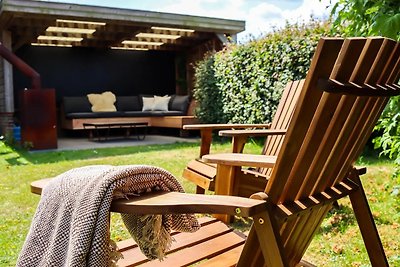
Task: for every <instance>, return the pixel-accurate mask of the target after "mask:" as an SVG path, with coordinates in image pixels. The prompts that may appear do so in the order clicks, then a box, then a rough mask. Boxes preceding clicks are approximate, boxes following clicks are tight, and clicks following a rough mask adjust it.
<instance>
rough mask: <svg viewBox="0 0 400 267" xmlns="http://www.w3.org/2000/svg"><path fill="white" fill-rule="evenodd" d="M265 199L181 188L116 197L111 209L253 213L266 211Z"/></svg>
mask: <svg viewBox="0 0 400 267" xmlns="http://www.w3.org/2000/svg"><path fill="white" fill-rule="evenodd" d="M265 203H266V202H265V201H264V200H257V199H250V198H244V197H237V196H220V195H201V194H187V193H179V192H156V193H148V194H144V195H143V196H140V197H130V199H116V200H113V202H112V203H111V211H114V212H120V213H133V214H184V213H211V214H228V215H237V214H238V210H237V209H240V216H244V217H251V216H253V215H255V214H257V213H259V212H262V211H265V209H266V205H265Z"/></svg>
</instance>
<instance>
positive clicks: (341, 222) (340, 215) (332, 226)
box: [319, 205, 356, 234]
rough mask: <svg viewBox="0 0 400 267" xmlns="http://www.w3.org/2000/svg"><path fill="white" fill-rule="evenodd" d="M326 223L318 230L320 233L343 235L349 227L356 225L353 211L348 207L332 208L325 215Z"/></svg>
mask: <svg viewBox="0 0 400 267" xmlns="http://www.w3.org/2000/svg"><path fill="white" fill-rule="evenodd" d="M327 218H328V220H327V223H324V224H323V225H322V226H321V228H320V231H319V232H320V233H322V234H326V233H329V232H336V233H338V232H339V233H344V232H346V230H347V229H348V228H349V227H350V226H353V225H354V224H356V218H355V217H354V213H353V210H352V209H351V208H350V207H348V206H342V205H340V206H339V207H333V208H332V209H331V210H330V211H329V212H328V215H327Z"/></svg>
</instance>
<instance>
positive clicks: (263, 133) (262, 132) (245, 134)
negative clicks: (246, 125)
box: [219, 129, 286, 137]
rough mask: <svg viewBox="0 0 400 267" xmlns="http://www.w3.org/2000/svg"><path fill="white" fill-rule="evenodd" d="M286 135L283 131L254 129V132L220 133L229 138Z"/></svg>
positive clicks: (229, 131)
mask: <svg viewBox="0 0 400 267" xmlns="http://www.w3.org/2000/svg"><path fill="white" fill-rule="evenodd" d="M284 134H286V130H281V129H274V130H270V129H264V130H261V129H254V130H224V131H219V135H220V136H228V137H250V136H253V137H260V136H268V135H284Z"/></svg>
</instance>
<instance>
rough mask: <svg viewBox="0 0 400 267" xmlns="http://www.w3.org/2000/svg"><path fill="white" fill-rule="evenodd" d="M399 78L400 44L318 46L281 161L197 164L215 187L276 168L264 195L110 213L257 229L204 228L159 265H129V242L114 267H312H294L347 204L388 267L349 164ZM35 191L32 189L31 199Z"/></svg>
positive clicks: (190, 197)
mask: <svg viewBox="0 0 400 267" xmlns="http://www.w3.org/2000/svg"><path fill="white" fill-rule="evenodd" d="M399 78H400V43H398V42H395V41H393V40H390V39H386V38H349V39H341V38H327V39H324V38H323V39H321V40H320V42H319V44H318V47H317V49H316V52H315V55H314V58H313V60H312V63H311V67H310V70H309V72H308V74H307V78H306V81H305V83H304V86H303V88H302V91H301V94H300V97H299V101H298V104H297V105H296V108H295V111H294V114H293V118H292V121H291V123H290V125H289V128H288V130H287V133H286V136H285V139H284V141H283V143H282V147H281V149H280V151H279V154H278V157H277V158H275V157H271V156H266V155H246V154H239V153H229V154H220V155H206V156H204V157H203V158H204V160H205V161H208V162H213V163H217V164H218V167H217V179H223V178H224V177H225V176H228V175H229V173H230V172H231V171H232V169H234V168H240V167H241V166H254V167H271V166H274V168H273V171H272V174H271V177H270V180H269V182H268V185H267V187H266V188H265V191H264V192H262V193H258V194H254V195H253V196H252V199H246V198H242V197H236V196H218V195H199V194H184V193H177V192H169V193H166V192H161V193H152V194H144V195H142V196H140V197H132V198H131V199H119V200H114V201H113V202H112V206H111V209H112V211H115V212H121V213H132V214H144V213H145V214H171V213H175V214H180V213H220V214H222V213H224V214H229V215H234V214H237V215H241V216H250V217H253V221H254V222H253V225H252V227H251V230H250V233H249V235H248V237H247V239H246V241H244V240H245V238H244V237H243V236H241V235H239V234H235V233H233V232H232V231H231V230H229V229H228V228H226V227H223V225H221V224H219V223H216V222H215V221H212V222H210V221H209V220H208V221H207V220H203V227H202V229H201V230H200V232H198V233H199V234H196V233H195V234H174V237H175V239H176V240H177V241H179V242H178V243H176V244H174V245H173V247H172V248H171V251H170V252H171V253H170V254H168V257H167V258H166V259H165V260H164V261H162V262H158V261H147V260H146V259H143V258H141V257H139V256H136V255H138V254H137V251H138V248H137V246H136V245H135V244H134V243H133V242H132V241H127V242H124V243H120V245H121V247H122V249H121V250H122V252H123V254H124V256H125V259H124V260H123V262H122V261H121V266H137V265H140V266H188V265H190V264H194V263H196V262H199V261H200V262H202V261H204V260H206V259H207V260H208V261H207V262H205V263H203V262H202V263H200V264H199V265H196V266H203V267H204V266H235V265H236V266H240V267H244V266H255V267H256V266H257V267H258V266H266V267H294V266H313V265H311V264H309V263H305V262H302V261H301V259H302V257H303V255H304V253H305V251H306V250H307V248H308V246H309V244H310V242H311V240H312V238H313V236H314V234H315V233H316V231H317V230H318V228H319V226H320V225H321V222H322V220H323V218H324V217H325V215H326V213H327V212H328V211H329V210H330V208H331V206H332V203H333V202H334V201H335V200H338V199H341V198H343V197H347V196H349V197H350V200H351V204H352V207H353V210H354V213H355V216H356V219H357V222H358V225H359V228H360V230H361V234H362V237H363V239H364V243H365V246H366V248H367V252H368V255H369V258H370V261H371V264H372V266H373V267H385V266H389V265H388V262H387V259H386V256H385V252H384V249H383V247H382V243H381V241H380V237H379V234H378V232H377V229H376V226H375V223H374V219H373V217H372V214H371V211H370V209H369V205H368V201H367V198H366V195H365V192H364V190H363V186H362V184H361V181H360V179H359V173H358V171H357V170H355V169H354V168H353V166H352V165H353V163H354V161H355V160H356V159H357V157H358V156H359V155H360V153H361V151H362V148H363V146H364V145H365V143H366V142H367V139H368V138H369V135H370V133H371V132H372V129H373V127H374V125H375V123H376V121H377V120H378V118H379V116H380V114H381V112H382V111H383V109H384V107H385V105H386V103H387V102H388V100H389V98H390V96H392V95H399V94H400V86H399V85H398V81H399ZM42 186H44V185H43V183H42V184H41V183H40V182H38V183H36V184H33V191H34V192H38V191H39V189H38V188H40V187H42ZM191 237H193V238H191ZM244 242H245V244H244V246H243V243H244ZM121 247H120V248H121ZM349 265H350V264H349Z"/></svg>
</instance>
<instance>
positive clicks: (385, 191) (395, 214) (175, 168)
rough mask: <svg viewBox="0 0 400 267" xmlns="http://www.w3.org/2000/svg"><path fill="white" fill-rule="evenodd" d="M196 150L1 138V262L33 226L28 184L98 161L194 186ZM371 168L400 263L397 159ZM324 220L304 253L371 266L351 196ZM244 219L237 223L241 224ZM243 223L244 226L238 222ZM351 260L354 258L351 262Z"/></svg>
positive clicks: (390, 246) (322, 260)
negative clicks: (153, 169)
mask: <svg viewBox="0 0 400 267" xmlns="http://www.w3.org/2000/svg"><path fill="white" fill-rule="evenodd" d="M229 149H230V144H227V143H226V144H221V143H219V144H217V145H215V146H213V151H217V152H223V151H229ZM260 151H261V146H260V145H259V144H257V143H255V142H252V143H250V144H248V145H247V146H246V151H245V152H246V153H260ZM197 154H198V144H192V143H176V144H171V145H154V146H146V147H144V146H143V147H125V148H105V149H96V150H94V149H89V150H80V151H65V152H34V153H29V152H26V151H16V150H12V149H10V148H9V147H7V146H5V145H4V144H3V143H1V142H0V172H1V174H2V175H1V177H0V189H1V192H2V193H1V194H0V202H1V205H0V266H14V265H15V262H16V259H17V257H18V253H19V251H20V249H21V247H22V244H23V242H24V239H25V236H26V234H27V232H28V230H29V225H30V222H31V219H32V216H33V214H34V212H35V208H36V205H37V203H38V201H39V196H37V195H34V194H31V193H30V191H29V184H30V182H32V181H34V180H38V179H41V178H44V177H51V176H54V175H57V174H59V173H62V172H64V171H66V170H69V169H71V168H74V167H80V166H85V165H95V164H112V165H125V164H149V165H156V166H160V167H162V168H165V169H167V170H168V171H170V172H171V173H173V174H174V175H175V176H176V177H178V179H179V180H180V182H181V183H182V184H183V186H184V188H185V190H186V191H187V192H194V186H193V184H191V183H189V182H186V181H183V180H182V179H181V178H180V177H181V173H182V170H183V169H184V167H185V165H186V163H187V162H188V161H189V160H191V159H193V158H194V157H195V156H196V155H197ZM364 163H367V167H368V173H367V174H366V175H364V176H363V178H362V179H363V182H364V186H365V188H366V193H367V196H368V198H369V201H370V205H371V209H372V212H373V215H374V217H375V220H376V223H377V225H378V230H379V232H380V234H381V237H382V240H383V245H384V248H385V251H386V253H387V256H388V259H389V262H390V265H391V266H400V256H399V255H400V237H399V231H400V206H399V204H400V201H399V197H398V196H393V195H391V194H392V191H393V188H395V186H396V181H395V180H394V179H392V178H391V173H392V172H393V170H394V165H393V164H392V163H390V162H385V161H377V160H376V159H368V160H364ZM339 204H340V208H339V209H333V210H332V211H331V212H330V213H329V215H328V217H327V218H326V219H325V221H324V222H323V224H322V227H321V229H320V230H319V232H318V233H317V235H316V237H315V239H314V240H313V242H312V243H311V247H310V249H309V250H308V251H307V254H306V258H308V259H310V260H311V261H312V262H314V263H316V264H317V265H318V266H370V264H369V261H368V256H367V254H366V252H365V249H364V248H363V244H362V241H361V237H360V234H359V231H358V228H357V224H356V222H355V219H354V216H353V215H352V212H351V208H350V205H349V202H348V201H346V200H345V201H342V202H340V203H339ZM243 224H244V225H246V221H244V223H237V224H235V225H234V226H235V227H240V228H243V227H245V226H243ZM239 225H240V226H239ZM127 236H128V235H127V233H126V232H125V230H124V227H123V225H122V223H121V220H120V219H119V216H118V215H116V214H114V215H113V216H112V238H113V239H115V240H120V239H124V238H126V237H127ZM350 262H351V263H350Z"/></svg>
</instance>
